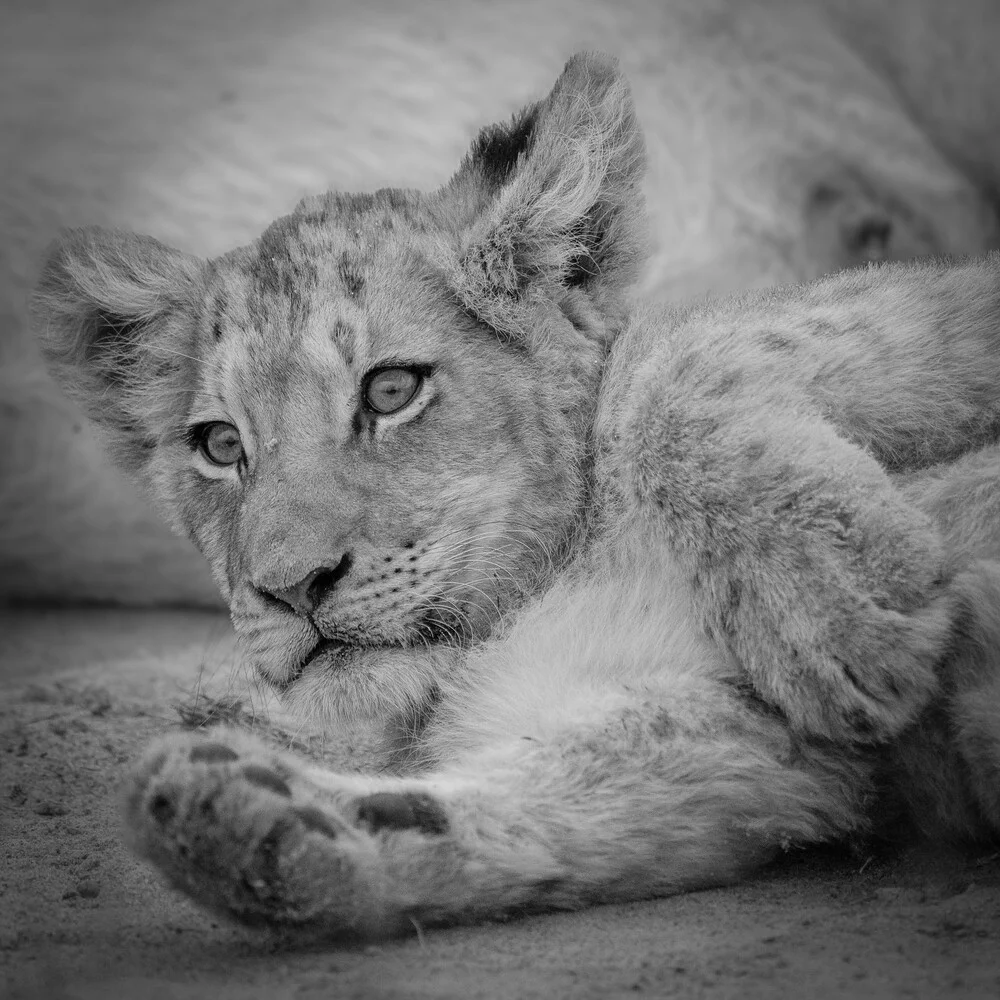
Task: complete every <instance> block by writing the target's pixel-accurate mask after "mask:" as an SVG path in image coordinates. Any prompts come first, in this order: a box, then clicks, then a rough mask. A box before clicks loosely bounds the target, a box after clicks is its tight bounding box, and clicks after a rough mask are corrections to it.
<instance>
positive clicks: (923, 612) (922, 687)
mask: <svg viewBox="0 0 1000 1000" xmlns="http://www.w3.org/2000/svg"><path fill="white" fill-rule="evenodd" d="M858 604H859V605H861V606H860V607H856V608H855V609H854V613H853V614H844V615H843V617H842V618H838V619H832V618H831V619H830V620H828V621H827V622H826V623H825V624H826V628H825V629H820V630H818V631H819V635H820V636H821V637H822V638H823V640H824V641H823V642H822V643H821V644H819V645H817V646H814V647H813V648H812V649H811V650H809V651H808V656H807V657H806V656H803V655H802V653H803V652H805V651H806V649H807V647H806V645H805V644H804V643H803V650H802V651H801V652H800V651H799V650H798V649H796V648H795V647H794V646H792V645H791V644H788V645H785V644H782V646H781V648H775V649H774V650H773V655H774V657H775V660H776V661H777V662H782V661H783V662H789V660H790V661H791V662H790V666H791V668H792V669H790V670H787V671H776V672H768V673H767V674H766V675H765V676H764V679H763V681H762V682H761V685H760V686H761V687H762V689H764V690H765V691H766V692H767V693H768V694H769V695H770V696H771V697H772V698H774V700H775V701H776V702H777V703H778V704H779V705H780V706H781V708H782V709H783V710H784V712H785V714H786V715H787V716H788V718H789V720H790V721H791V723H792V725H793V726H794V727H795V728H796V729H797V730H799V731H800V732H805V733H812V734H816V735H820V736H824V737H827V738H832V739H835V740H838V741H839V740H847V741H848V742H861V743H869V742H871V743H874V742H879V741H882V740H886V739H891V738H892V737H894V736H896V735H897V734H898V733H899V732H900V731H901V730H903V729H904V728H905V727H906V726H907V725H909V724H910V723H911V722H913V721H914V720H915V719H916V718H917V717H918V716H919V714H920V713H921V711H922V710H923V709H924V708H925V707H926V706H927V704H928V702H929V701H930V700H931V699H932V697H933V696H934V694H935V693H936V692H937V690H938V678H937V673H936V670H935V668H936V666H937V664H938V662H939V660H940V658H941V656H942V653H943V651H944V648H945V643H946V641H947V638H948V635H949V633H950V626H951V622H950V606H949V603H948V601H947V600H946V599H945V598H943V597H942V598H941V599H940V600H938V601H932V602H930V603H929V604H928V605H927V606H925V607H924V608H921V609H920V610H919V611H918V612H915V613H902V612H898V611H894V610H891V609H886V608H880V607H878V606H876V605H874V604H873V603H871V602H870V601H861V600H859V602H858ZM833 606H834V607H837V609H838V610H841V611H842V610H843V604H840V605H833ZM819 617H820V616H818V615H817V618H818V619H819ZM793 641H794V640H793ZM796 663H798V669H795V668H796Z"/></svg>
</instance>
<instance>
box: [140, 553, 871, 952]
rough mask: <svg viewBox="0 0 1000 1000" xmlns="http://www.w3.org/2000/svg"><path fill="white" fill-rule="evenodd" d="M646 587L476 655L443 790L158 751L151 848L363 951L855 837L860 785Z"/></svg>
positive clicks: (214, 900) (578, 600) (602, 591)
mask: <svg viewBox="0 0 1000 1000" xmlns="http://www.w3.org/2000/svg"><path fill="white" fill-rule="evenodd" d="M635 575H638V576H639V579H638V580H636V581H632V580H630V578H629V577H626V576H621V575H618V574H617V573H616V574H615V577H614V578H613V579H611V578H609V579H607V580H606V581H605V582H604V584H603V585H601V586H596V585H593V584H592V583H590V582H585V583H584V585H583V586H581V588H580V590H579V591H576V592H574V591H573V590H572V588H567V587H563V586H557V587H555V588H554V589H553V590H552V591H550V592H549V594H547V595H546V597H545V598H544V599H543V600H542V601H541V602H540V604H539V605H538V606H537V607H535V608H534V609H530V610H529V611H527V612H526V613H525V615H523V616H522V618H521V619H520V620H519V621H518V622H516V623H515V624H514V626H513V627H512V629H511V631H510V632H509V633H508V634H507V635H506V637H505V638H504V640H503V641H499V642H496V643H493V644H491V645H488V646H487V647H484V648H483V649H482V650H480V651H478V652H477V653H476V654H474V655H473V656H472V657H471V658H470V662H469V664H468V669H467V671H466V673H465V675H464V680H462V681H460V682H458V685H457V686H456V687H455V688H453V689H450V690H447V691H445V694H444V700H443V702H442V704H441V707H440V709H439V712H438V715H437V716H436V718H435V720H434V721H433V722H432V724H431V727H430V729H429V731H428V733H427V735H426V738H425V739H426V743H425V745H426V748H427V750H428V751H429V752H430V753H433V754H435V755H436V756H437V757H438V758H439V759H440V760H443V761H445V763H444V764H442V765H441V766H440V767H439V769H438V770H437V771H436V772H434V773H432V774H430V775H429V776H426V777H415V778H405V777H396V778H389V777H369V776H360V775H340V774H332V773H329V772H324V771H320V770H317V769H316V768H314V767H311V766H309V765H308V764H306V762H304V761H302V760H300V759H296V758H295V757H292V756H290V755H287V754H282V753H277V752H275V751H273V750H270V749H268V748H266V747H265V746H263V745H262V744H260V743H258V742H256V741H254V740H252V739H250V738H248V737H246V736H242V735H239V734H234V733H228V732H219V731H216V732H214V733H213V734H210V735H209V736H208V737H207V738H206V737H200V736H195V735H190V734H184V735H177V736H174V737H171V738H169V739H167V740H165V741H163V742H161V743H160V744H158V745H156V746H154V747H153V748H152V749H151V750H150V751H149V752H148V754H147V755H146V757H145V759H144V761H143V762H142V763H141V764H140V765H139V767H138V768H137V769H136V771H135V772H134V774H133V776H132V777H131V779H130V781H129V786H128V789H127V795H126V821H127V825H128V827H129V829H130V831H131V836H132V840H133V843H134V845H135V847H136V849H137V850H138V851H139V852H140V853H141V854H143V855H144V856H146V857H147V858H149V859H150V860H152V861H153V862H154V863H155V864H156V865H157V866H158V867H159V868H160V869H161V870H162V871H163V872H165V873H166V875H167V876H168V877H169V878H170V880H171V881H172V882H173V883H174V884H175V885H176V886H178V887H180V888H181V889H183V890H184V891H186V892H188V893H189V894H190V895H192V896H194V897H195V898H196V899H199V900H201V901H202V902H203V903H206V904H207V905H209V906H211V907H213V908H215V909H217V910H221V911H224V912H227V913H230V914H232V915H235V916H236V917H238V918H240V919H243V920H245V921H251V922H252V921H265V922H271V923H275V924H292V925H295V924H299V925H302V924H316V925H319V926H321V927H323V928H326V929H328V930H330V931H333V932H340V931H357V932H361V933H366V934H367V933H376V932H393V931H397V930H399V929H407V928H408V926H409V923H410V921H418V922H421V923H423V922H448V921H458V920H471V919H476V918H484V917H494V916H499V915H502V914H504V913H508V912H511V911H514V910H523V909H525V908H529V909H536V908H537V909H541V908H548V909H552V908H565V907H574V906H579V905H582V904H585V903H591V902H599V901H606V900H615V899H634V898H642V897H648V896H653V895H657V894H661V895H662V894H666V893H670V892H675V891H678V890H682V889H686V888H692V887H696V886H703V885H708V884H718V883H722V882H726V881H729V880H732V879H735V878H737V877H738V876H740V875H741V874H743V873H745V872H746V871H747V870H748V869H750V868H752V867H753V866H755V865H758V864H760V863H762V862H763V861H765V860H767V859H768V858H769V857H771V856H772V855H773V854H774V853H775V852H776V851H777V850H779V849H780V848H781V847H782V845H787V844H789V843H793V842H804V841H814V840H818V839H822V838H825V837H830V836H835V835H836V834H838V833H842V832H845V831H846V830H849V829H851V828H852V827H854V826H856V825H857V824H858V823H859V822H860V819H859V817H860V816H861V814H862V810H861V800H862V798H863V796H864V794H865V792H866V791H867V788H868V785H867V780H866V776H867V771H866V767H865V765H864V764H862V763H861V762H859V761H858V760H856V759H853V758H851V756H850V754H848V753H846V752H844V751H843V750H837V752H836V753H835V754H833V753H829V752H828V751H826V750H823V749H820V750H816V749H814V748H810V747H809V746H807V745H805V746H803V745H796V743H795V742H794V740H793V739H792V737H791V736H790V735H789V731H788V727H787V724H786V723H785V722H784V720H782V719H781V718H780V717H779V716H778V715H777V713H774V712H771V711H770V710H768V709H766V708H764V707H763V706H761V705H760V703H758V702H754V701H753V700H751V699H747V698H746V697H745V696H744V695H743V694H742V693H741V692H740V690H738V689H737V687H734V686H733V684H732V683H730V681H729V680H727V676H728V675H729V674H728V671H729V667H730V664H728V663H727V662H726V661H725V660H723V659H721V658H720V657H719V656H718V655H717V654H716V652H715V651H714V650H713V649H712V648H711V647H710V646H709V644H708V643H706V642H705V641H704V640H703V639H701V640H700V639H698V638H697V636H695V635H694V633H693V630H692V629H690V628H689V627H688V624H687V623H686V622H685V621H684V620H683V618H682V617H681V618H675V619H673V620H672V621H671V622H670V623H668V624H664V616H663V615H661V614H657V615H654V616H652V617H650V616H649V615H648V607H646V605H647V604H648V601H649V600H650V598H652V599H653V600H654V603H655V601H656V599H657V598H660V599H663V598H665V597H666V596H669V595H666V594H665V593H664V592H663V591H662V589H661V590H660V591H659V592H657V591H656V589H655V588H656V586H657V580H659V581H661V582H662V579H663V576H662V574H653V573H652V572H650V574H649V575H648V577H647V575H646V574H645V573H643V572H641V571H640V572H639V573H638V574H633V576H635ZM644 607H646V611H647V615H646V618H645V619H643V617H642V615H641V611H642V609H643V608H644ZM587 623H589V624H590V626H591V628H590V630H589V631H588V630H587V629H586V628H585V627H584V626H585V625H586V624H587Z"/></svg>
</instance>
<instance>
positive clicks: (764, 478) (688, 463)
mask: <svg viewBox="0 0 1000 1000" xmlns="http://www.w3.org/2000/svg"><path fill="white" fill-rule="evenodd" d="M998 289H1000V255H996V254H994V255H992V256H990V257H987V258H985V259H983V260H980V261H971V262H967V263H964V264H961V265H958V266H953V267H952V266H949V265H948V264H946V263H941V262H930V263H921V264H919V265H911V266H901V267H892V268H890V267H885V268H878V269H871V270H869V271H864V272H851V273H848V274H843V275H836V276H833V277H830V278H827V279H824V280H823V281H821V282H817V283H815V284H813V285H809V286H805V287H802V288H789V289H780V290H777V291H775V292H772V293H768V294H767V295H762V296H760V297H758V298H755V299H749V298H748V299H741V300H736V301H733V302H728V303H718V304H708V305H706V306H704V307H700V308H698V309H695V310H692V311H691V312H690V313H688V314H686V315H680V316H671V315H669V314H664V313H661V314H658V313H655V312H652V311H646V312H643V311H641V310H640V311H638V312H637V314H636V317H635V319H634V321H633V323H634V326H633V330H631V331H629V332H628V333H626V334H624V335H623V338H624V339H623V341H622V342H621V343H620V344H619V345H616V348H615V349H616V351H619V350H622V348H623V347H624V349H625V351H626V352H627V350H628V348H629V342H630V340H631V341H635V342H637V343H639V344H641V343H643V342H645V343H646V344H647V345H650V346H647V347H646V348H645V349H643V348H642V347H638V348H634V350H636V352H637V353H640V355H641V356H644V360H643V361H642V362H641V363H640V364H639V367H638V372H637V373H636V374H635V375H634V377H632V378H631V381H630V382H629V383H628V385H627V387H626V392H625V393H623V394H622V402H621V403H620V404H619V410H618V413H619V416H617V417H615V426H614V428H613V431H612V433H613V434H614V435H615V438H616V444H615V448H614V454H615V456H616V460H617V461H618V462H619V463H620V464H619V466H618V468H617V469H614V470H612V472H611V474H610V475H609V478H610V479H613V481H615V482H616V483H619V484H621V485H622V486H623V487H624V489H625V490H626V491H627V492H629V493H631V495H632V497H633V498H634V499H635V500H637V501H638V507H639V509H640V510H641V511H645V512H646V516H647V517H648V519H649V522H650V523H651V524H656V525H658V526H659V532H660V538H661V539H662V544H664V545H665V546H667V547H669V548H670V549H671V551H672V552H673V553H674V555H675V557H676V559H677V562H678V564H679V565H680V566H682V567H683V569H684V571H685V574H686V576H687V579H688V581H689V583H690V586H691V588H692V591H693V592H694V596H695V601H696V604H697V607H698V611H699V614H700V616H701V619H702V622H703V624H704V626H705V627H706V629H707V630H708V631H709V632H710V634H712V635H713V636H714V637H715V638H716V639H717V640H719V641H720V642H721V643H722V644H723V645H724V646H725V647H726V648H728V649H729V650H731V651H732V652H733V653H734V654H735V655H736V656H737V658H738V659H739V661H740V662H741V664H742V665H743V666H744V668H745V669H746V670H747V672H748V673H749V675H750V676H751V678H752V679H753V681H754V684H755V685H756V687H757V689H758V690H759V691H760V692H761V693H762V694H763V695H764V696H765V697H766V698H768V699H769V700H771V701H772V702H773V703H774V704H776V705H778V706H779V707H780V708H781V709H782V710H783V711H785V712H786V713H787V715H788V717H789V719H790V720H791V721H792V723H793V725H794V726H796V727H797V728H798V729H800V730H802V731H805V732H812V733H817V734H820V735H823V736H829V737H832V738H835V739H840V740H843V739H847V740H862V741H870V740H880V739H885V738H888V737H892V736H893V735H895V734H896V733H898V732H899V731H901V730H902V729H903V728H904V727H905V726H906V725H907V724H909V723H910V722H912V721H913V720H914V719H915V718H917V716H918V715H919V713H920V711H921V710H922V708H923V707H924V705H925V704H926V703H927V702H928V700H929V699H930V698H931V697H932V695H933V694H934V693H935V692H936V691H937V668H938V666H939V664H940V662H941V660H942V658H943V657H944V656H946V655H947V653H948V651H949V649H950V643H951V635H952V627H953V623H954V620H955V615H956V608H957V604H956V600H957V595H956V592H955V590H954V588H953V586H952V581H953V578H954V574H955V572H956V568H957V565H956V561H955V559H954V557H953V550H954V548H955V545H954V543H953V541H952V540H948V541H946V540H945V539H944V538H943V537H942V532H941V529H940V523H939V521H938V519H935V518H933V517H929V516H928V515H927V513H925V512H923V511H921V510H920V509H919V508H918V506H917V505H916V504H915V503H914V502H913V500H912V498H911V497H909V496H907V495H906V494H905V493H904V491H903V490H902V489H900V488H898V486H897V484H896V483H895V481H894V480H893V478H892V477H891V476H890V472H897V473H898V472H905V471H907V470H910V469H918V468H921V467H923V466H926V465H928V464H930V463H932V462H952V461H954V460H955V459H957V458H958V456H960V455H961V454H962V453H964V452H968V451H970V450H973V449H974V448H976V447H980V446H982V445H983V444H984V443H987V442H989V441H991V440H995V439H996V438H997V436H998V434H1000V339H998V337H997V335H996V328H997V323H998V320H1000V293H998ZM643 327H645V328H647V329H643ZM612 385H613V383H612ZM997 483H998V480H997V477H994V479H993V486H992V488H993V489H994V490H1000V485H997ZM936 521H938V523H936Z"/></svg>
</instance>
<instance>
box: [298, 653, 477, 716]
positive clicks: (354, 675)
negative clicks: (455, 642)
mask: <svg viewBox="0 0 1000 1000" xmlns="http://www.w3.org/2000/svg"><path fill="white" fill-rule="evenodd" d="M460 656H461V650H459V649H457V648H450V647H446V646H440V647H438V646H421V647H402V646H376V647H351V646H338V647H334V646H333V645H332V644H331V646H330V647H329V648H325V649H323V650H321V651H320V652H319V653H318V654H317V655H316V656H314V657H313V658H312V659H311V660H309V662H308V663H306V665H305V667H303V669H302V672H301V673H300V674H299V675H298V676H297V677H296V678H295V679H294V680H292V681H291V682H290V683H289V684H288V687H287V688H286V689H285V691H284V693H283V695H282V702H283V704H284V705H285V707H287V708H288V709H290V710H291V711H292V712H295V713H296V714H299V715H302V716H305V717H306V718H309V719H311V720H313V721H315V722H322V723H343V722H358V721H365V722H369V723H389V722H392V721H394V720H398V719H399V718H401V717H412V716H413V715H414V714H416V713H419V712H420V711H421V709H422V708H423V707H424V706H426V705H427V704H428V703H429V702H430V700H431V699H432V698H433V696H434V692H435V691H436V690H437V688H438V687H439V685H440V683H441V681H442V680H443V678H444V677H445V676H446V675H447V674H448V673H450V672H451V670H452V669H453V667H454V665H455V664H456V663H457V661H458V659H459V657H460Z"/></svg>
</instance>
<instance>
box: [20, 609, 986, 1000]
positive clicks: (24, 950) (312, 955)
mask: <svg viewBox="0 0 1000 1000" xmlns="http://www.w3.org/2000/svg"><path fill="white" fill-rule="evenodd" d="M234 664H235V657H234V655H233V646H232V638H231V635H230V632H229V628H228V624H227V623H226V621H225V620H224V619H222V618H220V617H216V616H214V615H210V614H181V613H164V612H160V613H142V612H95V611H80V612H59V611H45V612H23V611H20V612H19V611H8V612H3V613H0V669H2V674H0V691H2V694H0V830H2V853H0V995H2V996H3V997H9V998H12V1000H13V998H29V997H30V998H71V997H72V998H91V997H93V998H97V997H101V998H104V997H114V998H137V1000H138V998H152V1000H161V998H162V1000H167V998H184V1000H187V998H192V1000H193V998H203V997H204V998H211V1000H228V998H237V997H238V998H240V1000H252V998H256V997H261V998H264V997H267V998H268V1000H284V998H286V997H287V998H292V997H295V998H306V1000H308V998H319V997H338V998H341V997H343V998H347V997H359V998H361V997H373V998H381V997H385V998H390V997H392V998H395V997H399V998H419V997H462V998H469V1000H472V998H479V997H481V998H497V997H544V998H546V1000H554V998H560V997H594V998H605V997H624V996H637V995H638V996H643V995H645V996H653V997H685V998H687V997H692V998H697V997H706V998H713V1000H714V998H723V997H734V998H735V997H739V998H754V997H761V998H778V997H809V998H825V997H927V998H934V1000H938V998H951V997H984V998H986V997H991V998H996V997H998V996H1000V854H998V853H994V852H990V851H984V850H979V851H968V850H957V849H941V848H938V849H933V850H932V849H929V848H926V847H924V848H910V849H908V850H907V851H904V852H898V853H888V854H886V853H883V854H880V855H878V856H873V857H868V856H865V855H858V856H854V855H850V854H847V853H834V852H829V851H827V852H822V853H821V852H801V853H798V854H796V855H794V856H790V857H788V858H786V859H785V860H784V861H782V862H781V863H779V864H777V865H775V866H774V867H772V868H771V869H769V870H767V871H765V872H764V873H762V874H761V875H760V876H759V877H758V878H756V879H755V880H753V881H751V882H749V883H747V884H744V885H740V886H737V887H734V888H730V889H722V890H714V891H710V892H700V893H693V894H690V895H686V896H680V897H674V898H671V899H664V900H657V901H652V902H646V903H637V904H634V905H629V906H609V907H601V908H597V909H593V910H589V911H584V912H581V913H572V914H561V915H556V916H551V917H535V918H531V919H528V920H523V921H513V922H510V923H506V924H489V925H485V926H478V927H468V928H456V929H451V930H439V931H427V932H424V933H423V934H421V935H420V936H419V937H418V936H416V935H414V936H413V937H412V938H410V939H407V940H402V941H396V942H388V943H381V944H379V945H375V946H367V947H357V946H354V947H322V946H317V945H316V944H315V943H313V944H309V945H303V944H302V943H301V942H298V943H297V942H295V941H289V940H287V939H276V938H273V937H270V936H268V935H267V934H265V933H262V932H250V931H246V930H243V929H241V928H237V927H231V926H228V925H226V924H224V923H220V922H219V921H218V920H216V919H215V918H212V917H209V916H207V915H205V914H203V913H202V912H201V911H199V910H198V909H197V908H195V907H194V906H193V905H192V904H189V903H188V902H187V901H186V900H184V899H182V898H181V897H179V896H178V895H176V894H174V893H173V892H172V891H170V890H168V889H166V888H164V887H163V886H161V884H160V882H159V880H158V878H157V876H156V875H155V873H154V872H153V871H151V870H150V869H148V868H146V867H145V866H144V865H142V864H140V863H138V862H136V861H135V860H134V859H132V858H131V857H130V856H129V854H128V853H127V851H126V850H125V848H124V847H123V846H122V843H121V839H120V836H119V832H118V816H117V802H116V792H117V785H118V781H119V777H120V775H121V773H122V769H123V768H124V767H125V766H126V764H127V762H128V761H129V760H130V759H131V758H133V757H134V755H135V754H136V753H137V752H138V750H139V749H140V747H141V746H142V745H143V744H144V743H145V742H147V741H148V740H149V739H151V738H152V737H153V736H155V735H156V734H158V733H162V732H164V731H165V730H167V729H168V728H170V727H171V726H175V725H177V724H178V714H177V710H176V706H177V705H178V704H184V703H188V704H190V702H191V696H192V693H193V692H195V691H197V690H204V691H207V692H210V693H212V694H216V695H218V694H224V693H226V692H227V691H229V692H233V691H236V692H241V693H242V694H243V697H244V708H245V710H246V711H249V712H263V711H266V710H267V708H268V706H267V705H265V704H262V703H261V701H260V698H259V696H258V695H257V694H254V693H252V692H251V693H250V694H249V695H248V694H247V688H246V686H245V682H244V680H243V679H242V678H241V676H240V673H239V671H238V669H236V668H235V666H234ZM298 736H299V738H301V739H306V737H308V734H304V733H300V734H298ZM311 745H312V747H313V748H314V749H316V748H317V747H318V746H319V744H317V743H316V742H315V738H314V740H313V742H312V744H311ZM347 749H348V748H345V746H344V744H343V742H341V743H337V742H336V741H333V742H330V743H329V744H327V745H326V751H325V752H326V754H327V756H328V757H332V758H335V757H336V755H337V754H340V753H345V752H347Z"/></svg>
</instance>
